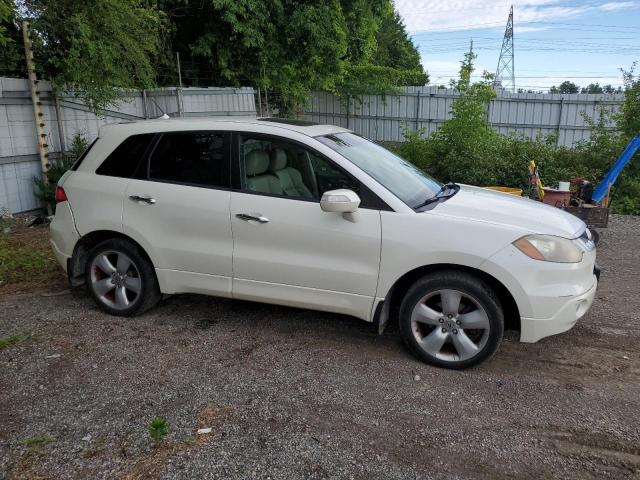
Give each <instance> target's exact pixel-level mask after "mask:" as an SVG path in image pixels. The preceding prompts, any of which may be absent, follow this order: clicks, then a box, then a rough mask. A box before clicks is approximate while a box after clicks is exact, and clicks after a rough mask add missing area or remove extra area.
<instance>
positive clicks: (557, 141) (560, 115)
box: [556, 97, 564, 146]
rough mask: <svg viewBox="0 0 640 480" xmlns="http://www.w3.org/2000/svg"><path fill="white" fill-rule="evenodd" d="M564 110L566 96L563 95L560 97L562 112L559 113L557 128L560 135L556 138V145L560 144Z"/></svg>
mask: <svg viewBox="0 0 640 480" xmlns="http://www.w3.org/2000/svg"><path fill="white" fill-rule="evenodd" d="M563 111H564V97H562V98H561V99H560V113H559V114H558V128H557V130H556V131H557V133H556V135H557V136H558V138H556V146H559V145H560V126H561V125H562V113H563Z"/></svg>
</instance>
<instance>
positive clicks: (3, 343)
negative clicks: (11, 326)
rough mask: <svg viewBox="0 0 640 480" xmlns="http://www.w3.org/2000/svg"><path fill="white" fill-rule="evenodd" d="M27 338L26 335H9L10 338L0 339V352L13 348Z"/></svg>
mask: <svg viewBox="0 0 640 480" xmlns="http://www.w3.org/2000/svg"><path fill="white" fill-rule="evenodd" d="M28 338H29V337H28V336H26V335H11V336H10V337H4V338H0V350H4V349H5V348H9V347H13V346H14V345H17V344H19V343H21V342H24V341H25V340H27V339H28Z"/></svg>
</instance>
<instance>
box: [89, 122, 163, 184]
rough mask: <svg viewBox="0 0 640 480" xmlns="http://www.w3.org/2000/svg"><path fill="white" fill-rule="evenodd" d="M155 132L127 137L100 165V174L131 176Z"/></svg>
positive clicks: (98, 170)
mask: <svg viewBox="0 0 640 480" xmlns="http://www.w3.org/2000/svg"><path fill="white" fill-rule="evenodd" d="M153 137H154V134H153V133H145V134H142V135H132V136H130V137H127V138H126V139H125V140H124V141H123V142H122V143H121V144H120V145H118V146H117V147H116V149H115V150H114V151H113V152H111V153H110V154H109V156H108V157H107V158H106V159H105V161H104V162H102V164H101V165H100V166H99V167H98V169H97V170H96V173H97V174H98V175H107V176H110V177H124V178H131V177H132V176H133V174H134V172H135V171H136V169H137V167H138V165H139V164H140V162H141V161H142V159H143V158H144V156H145V153H146V151H147V148H149V144H150V143H151V140H153Z"/></svg>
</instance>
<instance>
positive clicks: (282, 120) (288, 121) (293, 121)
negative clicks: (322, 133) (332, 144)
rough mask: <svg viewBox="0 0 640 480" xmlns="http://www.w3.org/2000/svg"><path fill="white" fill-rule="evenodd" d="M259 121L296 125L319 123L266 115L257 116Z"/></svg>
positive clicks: (304, 125)
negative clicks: (262, 116) (265, 116)
mask: <svg viewBox="0 0 640 480" xmlns="http://www.w3.org/2000/svg"><path fill="white" fill-rule="evenodd" d="M258 120H260V121H261V122H274V123H284V124H285V125H295V126H296V127H310V126H312V125H320V124H319V123H316V122H309V121H307V120H296V119H293V118H276V117H267V118H259V119H258Z"/></svg>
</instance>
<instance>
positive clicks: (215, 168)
mask: <svg viewBox="0 0 640 480" xmlns="http://www.w3.org/2000/svg"><path fill="white" fill-rule="evenodd" d="M149 179H150V180H159V181H166V182H172V183H183V184H187V185H195V186H205V187H221V188H229V187H230V175H229V165H228V155H227V148H226V134H225V133H217V132H171V133H165V134H163V135H162V138H161V139H160V141H159V142H158V145H157V146H156V148H155V149H154V150H153V153H152V154H151V158H150V159H149Z"/></svg>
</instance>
